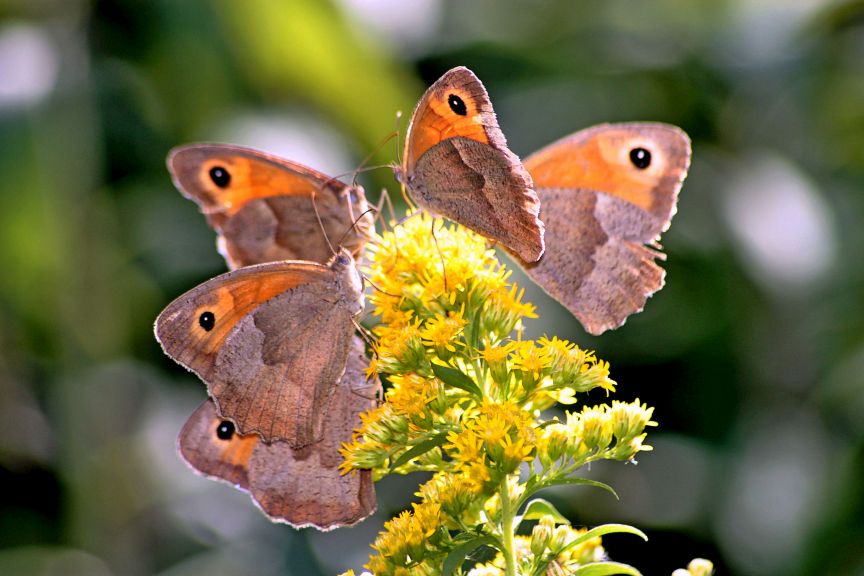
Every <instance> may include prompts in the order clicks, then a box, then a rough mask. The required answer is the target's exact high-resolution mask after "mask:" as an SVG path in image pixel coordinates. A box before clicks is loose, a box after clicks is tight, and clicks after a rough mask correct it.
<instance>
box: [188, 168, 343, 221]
mask: <svg viewBox="0 0 864 576" xmlns="http://www.w3.org/2000/svg"><path fill="white" fill-rule="evenodd" d="M220 169H221V170H225V171H226V173H227V174H228V179H229V183H228V185H227V186H226V187H225V188H220V187H219V186H217V185H216V183H215V182H214V181H213V177H212V176H211V174H212V173H213V171H214V170H220ZM324 181H326V179H325V180H323V181H322V182H316V181H315V180H313V179H311V178H310V177H309V176H307V175H304V174H294V173H291V172H288V171H286V170H284V169H282V170H280V169H278V168H276V167H275V166H272V165H270V164H268V163H267V162H261V161H256V160H251V159H249V158H244V157H240V156H235V157H231V158H229V157H223V158H212V159H210V160H209V161H207V162H205V163H204V164H202V166H201V172H200V174H199V183H200V185H201V187H202V188H203V189H204V190H206V191H207V193H208V195H209V196H210V197H211V198H212V199H213V200H214V204H215V206H214V208H212V210H214V211H218V212H221V213H223V214H225V215H226V216H233V215H234V214H235V213H237V211H238V210H240V209H241V208H243V206H244V205H245V204H246V203H247V202H250V201H251V200H256V199H259V198H267V197H270V196H313V195H314V194H316V193H319V192H320V191H321V190H322V189H323V188H324V185H323V182H324Z"/></svg>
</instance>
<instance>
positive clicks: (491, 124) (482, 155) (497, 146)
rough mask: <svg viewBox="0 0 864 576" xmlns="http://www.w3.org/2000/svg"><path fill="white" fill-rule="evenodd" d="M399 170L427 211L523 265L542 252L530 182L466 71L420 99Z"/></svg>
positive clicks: (452, 74)
mask: <svg viewBox="0 0 864 576" xmlns="http://www.w3.org/2000/svg"><path fill="white" fill-rule="evenodd" d="M403 161H404V165H403V166H402V168H401V169H400V170H399V171H398V175H399V177H400V179H402V180H403V182H405V184H406V185H407V186H408V188H409V190H410V191H411V196H412V197H413V198H414V200H415V201H416V202H417V203H418V204H419V205H420V206H421V207H423V208H426V209H428V210H430V211H432V212H434V213H437V214H440V215H442V216H446V217H447V218H449V219H451V220H454V221H456V222H458V223H460V224H462V225H464V226H467V227H468V228H471V229H472V230H475V231H476V232H479V233H480V234H482V235H484V236H486V237H487V238H489V239H491V240H494V241H497V242H500V243H501V244H502V245H504V246H506V247H507V248H508V249H510V250H512V251H513V252H515V253H516V254H518V255H519V256H520V257H521V258H522V259H523V260H525V261H529V262H533V261H535V260H537V259H538V258H539V257H540V255H541V254H542V253H543V224H542V222H541V221H540V219H539V217H538V214H539V210H540V205H539V201H538V199H537V194H536V192H535V191H534V189H533V186H532V183H531V176H530V175H529V174H528V172H527V171H526V170H525V168H524V167H523V166H522V163H521V162H520V161H519V158H517V157H516V155H515V154H513V152H511V151H510V149H509V148H507V141H506V139H505V138H504V134H503V133H502V132H501V129H500V128H499V127H498V121H497V119H496V118H495V112H494V111H493V109H492V103H491V102H490V100H489V96H488V94H487V93H486V89H485V88H484V87H483V84H481V83H480V80H478V79H477V77H476V76H475V75H474V74H473V73H472V72H471V71H470V70H468V69H467V68H464V67H459V68H454V69H452V70H450V71H449V72H447V73H446V74H444V76H442V77H441V78H440V79H439V80H438V81H437V82H435V83H434V84H433V85H432V86H431V87H430V88H429V89H428V90H427V91H426V93H425V94H424V95H423V97H422V98H421V99H420V102H419V103H418V104H417V108H416V109H415V110H414V114H413V116H412V118H411V124H410V125H409V127H408V136H407V138H406V143H405V155H404V160H403Z"/></svg>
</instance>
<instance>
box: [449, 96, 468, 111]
mask: <svg viewBox="0 0 864 576" xmlns="http://www.w3.org/2000/svg"><path fill="white" fill-rule="evenodd" d="M447 104H449V105H450V109H451V110H453V112H454V113H456V114H458V115H459V116H466V115H467V114H468V107H467V106H465V101H464V100H462V98H460V97H459V96H457V95H456V94H450V95H449V96H447Z"/></svg>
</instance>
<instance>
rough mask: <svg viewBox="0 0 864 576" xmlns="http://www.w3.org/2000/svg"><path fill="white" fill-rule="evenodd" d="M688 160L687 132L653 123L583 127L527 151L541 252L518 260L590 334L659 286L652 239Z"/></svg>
mask: <svg viewBox="0 0 864 576" xmlns="http://www.w3.org/2000/svg"><path fill="white" fill-rule="evenodd" d="M689 164H690V140H689V138H688V137H687V135H686V134H685V133H684V132H682V131H681V130H680V129H678V128H675V127H673V126H668V125H664V124H651V123H642V124H611V125H610V124H606V125H600V126H595V127H593V128H588V129H586V130H582V131H580V132H576V133H575V134H572V135H570V136H568V137H566V138H564V139H562V140H559V141H558V142H555V143H553V144H551V145H549V146H547V147H546V148H544V149H542V150H540V151H539V152H536V153H534V154H532V155H531V156H530V157H528V158H527V159H526V160H525V166H526V168H527V169H528V171H529V172H530V173H531V176H532V177H533V178H534V182H535V185H536V186H537V192H538V194H539V196H540V201H541V203H542V210H541V218H542V219H543V222H544V223H545V225H546V236H545V240H546V252H545V253H544V255H543V258H541V259H540V261H539V262H536V263H523V266H524V268H525V270H526V271H527V272H528V275H529V276H531V278H533V279H534V281H535V282H537V284H539V285H540V286H541V287H543V289H545V290H546V291H547V292H548V293H549V294H550V295H551V296H552V297H554V298H555V299H556V300H558V301H559V302H561V303H562V304H564V306H566V307H567V308H568V309H569V310H570V311H571V312H572V313H573V315H574V316H576V318H578V319H579V321H580V322H581V323H582V325H583V326H584V327H585V329H586V330H587V331H588V332H590V333H591V334H600V333H602V332H604V331H606V330H608V329H611V328H617V327H618V326H620V325H621V324H623V323H624V321H625V320H626V319H627V317H628V316H629V315H631V314H633V313H634V312H639V311H641V310H642V308H643V307H644V305H645V301H646V300H647V299H648V297H649V296H651V294H653V293H654V292H656V291H657V290H659V289H660V288H661V287H662V286H663V281H664V275H665V272H664V271H663V269H662V268H661V267H660V266H659V265H658V264H657V263H656V262H655V260H656V259H658V258H660V259H663V258H665V255H664V254H663V253H662V252H661V251H660V250H659V248H658V247H657V245H656V241H657V240H658V239H659V236H660V234H661V232H663V231H665V230H666V229H667V228H668V227H669V223H670V221H671V219H672V216H673V215H674V213H675V206H676V202H677V199H678V191H679V189H680V188H681V183H682V182H683V180H684V178H685V176H686V175H687V169H688V167H689Z"/></svg>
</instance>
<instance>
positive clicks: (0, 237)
mask: <svg viewBox="0 0 864 576" xmlns="http://www.w3.org/2000/svg"><path fill="white" fill-rule="evenodd" d="M460 64H461V65H467V66H469V67H471V68H472V69H473V70H474V71H475V72H476V73H477V75H478V76H479V77H480V78H481V79H482V80H483V81H484V83H485V84H486V87H487V89H488V90H489V92H490V94H491V97H492V101H493V103H494V105H495V107H496V110H497V112H498V116H499V119H500V123H501V127H502V129H503V131H504V133H505V134H506V135H507V137H508V140H509V142H510V145H511V147H512V149H513V150H514V151H515V152H516V153H517V154H519V155H521V156H524V155H527V154H528V153H530V152H532V151H533V150H535V149H537V148H539V147H540V146H542V145H544V144H546V143H548V142H551V141H552V140H553V139H556V138H558V137H560V136H563V135H565V134H567V133H569V132H572V131H574V130H576V129H579V128H582V127H586V126H589V125H591V124H595V123H599V122H604V121H624V120H656V121H664V122H670V123H673V124H677V125H679V126H681V127H682V128H684V129H685V130H686V131H687V132H688V133H689V134H690V136H691V137H692V139H693V151H694V156H693V165H692V169H691V172H690V176H689V177H688V179H687V181H686V183H685V186H684V189H683V192H682V194H681V199H680V203H679V210H678V215H677V216H676V218H675V220H674V222H673V226H672V228H671V229H670V231H669V232H668V233H667V234H666V235H665V237H664V245H665V247H666V249H667V252H668V255H669V258H668V262H667V265H666V269H667V270H668V276H667V287H666V288H665V289H664V290H663V291H662V292H660V293H658V294H657V295H656V296H655V297H654V298H652V299H651V300H650V301H649V302H648V306H647V309H646V311H645V312H644V313H642V314H639V315H637V316H635V317H633V318H631V319H630V320H629V321H628V322H627V324H626V325H625V326H624V327H623V328H621V329H619V330H618V331H616V332H614V333H609V334H606V335H603V336H602V337H600V338H590V337H588V336H587V335H586V334H585V333H584V332H583V331H582V330H581V328H580V327H579V326H578V325H577V324H576V323H575V321H574V320H572V318H570V317H569V315H568V314H567V313H566V311H565V310H564V309H563V308H561V307H560V306H559V305H557V304H556V303H554V302H553V301H551V300H550V299H549V298H547V297H546V296H545V295H543V294H542V292H541V291H540V290H539V289H536V288H534V287H533V286H528V291H529V297H530V299H532V300H533V301H534V302H536V303H537V304H538V305H539V307H540V314H541V318H540V319H539V320H537V321H534V322H533V323H531V324H530V326H529V332H530V333H531V334H532V335H539V334H542V333H549V334H550V335H552V334H555V335H558V336H560V337H564V338H570V339H572V340H575V341H576V342H578V343H580V344H581V345H583V346H585V347H591V348H595V349H596V350H597V351H598V355H599V356H600V357H601V358H604V359H607V360H609V361H610V362H611V365H612V375H613V377H614V378H615V379H616V380H617V381H618V382H619V384H620V388H619V391H620V394H619V396H618V397H619V398H621V399H632V398H636V397H638V398H640V399H642V400H643V401H646V402H648V403H649V404H650V405H653V406H655V407H656V411H655V419H656V420H657V421H659V423H660V427H659V429H657V430H656V431H652V432H651V434H650V435H649V440H650V443H651V444H653V445H654V446H655V451H654V452H653V453H648V454H644V455H643V456H642V457H641V458H639V463H638V466H632V465H623V464H617V465H611V466H596V467H594V469H592V470H591V473H592V475H594V476H596V477H598V478H601V479H603V480H606V481H608V482H610V483H612V484H613V485H614V486H615V488H616V489H617V490H618V492H619V494H620V496H621V500H620V501H615V500H614V499H612V498H611V497H608V496H606V495H605V494H601V493H599V492H586V489H583V488H573V489H568V490H561V491H558V492H555V493H553V494H550V495H548V497H549V498H550V499H553V500H554V501H555V502H556V504H558V505H559V507H560V508H561V509H562V510H563V511H565V512H566V513H567V514H568V515H569V516H570V517H571V518H572V519H573V520H574V522H575V523H577V524H588V525H591V524H598V523H604V522H611V521H622V522H628V523H632V524H634V525H636V526H638V527H640V528H642V529H644V530H645V531H647V532H648V533H649V535H650V537H651V540H650V542H648V543H642V542H640V541H638V540H636V539H634V538H632V537H625V536H621V537H619V538H608V539H607V540H606V544H607V547H608V549H609V551H610V553H611V555H612V557H613V558H614V559H616V560H621V561H625V562H630V563H633V564H635V565H636V566H637V567H639V568H641V569H642V570H643V572H644V573H645V574H669V573H670V572H671V571H672V570H673V569H674V568H677V567H681V566H684V565H685V564H686V563H687V561H688V560H689V559H690V558H692V557H694V556H700V555H701V556H705V557H708V558H710V559H712V560H714V561H715V562H716V564H717V566H718V568H719V573H720V574H736V575H754V576H762V575H781V574H782V575H804V574H864V226H862V225H861V223H862V222H864V3H862V2H860V1H858V2H829V1H820V0H715V1H714V2H698V1H696V0H659V1H643V2H635V1H633V0H597V1H587V0H586V1H574V0H557V1H556V0H534V1H508V2H503V1H497V2H496V1H492V0H485V1H470V2H467V1H461V0H410V1H408V0H332V1H330V2H322V1H320V0H247V1H245V2H237V1H236V0H213V1H209V2H201V1H186V2H178V1H169V0H92V1H84V0H62V1H61V0H55V1H51V0H3V1H0V179H2V180H0V181H2V184H0V247H2V248H0V486H2V491H0V501H2V503H0V574H4V575H6V574H61V573H62V574H88V575H89V574H94V575H109V574H117V575H120V574H123V575H133V576H134V575H144V574H160V575H164V576H169V575H170V576H180V575H185V574H259V575H270V574H274V575H275V574H281V575H286V574H317V573H321V574H333V573H336V572H338V571H341V570H344V569H346V568H348V567H353V568H355V569H356V568H359V567H360V566H361V565H362V564H363V562H364V559H365V558H366V557H367V555H368V545H369V544H370V543H371V542H372V540H373V539H374V536H375V534H376V533H377V531H378V530H379V529H380V527H381V525H382V522H383V520H384V519H386V518H387V517H389V516H390V515H392V514H393V513H395V512H398V511H399V510H401V509H403V508H404V507H405V506H406V503H407V502H408V501H409V500H410V498H411V497H412V492H413V491H414V490H415V489H416V485H417V483H418V482H419V481H420V478H416V477H408V478H396V479H386V480H385V481H383V482H381V483H379V485H378V492H379V503H380V512H379V513H378V514H377V515H376V516H375V517H374V518H372V519H370V520H368V521H366V522H365V523H363V524H362V525H360V526H358V527H356V528H353V529H347V530H340V531H336V532H332V533H327V534H322V533H318V532H314V531H310V530H306V531H300V532H298V531H295V530H294V529H292V528H290V527H285V526H279V525H272V524H270V523H268V522H267V521H266V520H265V518H264V517H263V515H261V514H260V513H259V511H258V510H257V509H255V508H254V506H253V505H252V503H251V501H250V499H249V498H248V497H247V496H246V495H244V494H242V493H239V492H237V491H235V490H233V489H232V488H230V487H228V486H225V485H222V484H217V483H215V482H211V481H208V480H205V479H202V478H199V477H197V476H195V475H193V474H192V473H191V472H190V471H189V470H188V469H187V468H186V467H185V466H184V465H183V464H182V463H181V462H180V460H179V459H178V457H177V456H176V454H175V451H174V437H175V435H176V433H177V431H178V430H179V428H180V427H181V426H182V424H183V422H184V421H185V419H186V417H187V416H188V414H189V413H190V412H191V411H192V410H193V409H194V407H195V406H197V404H198V403H199V402H200V401H201V400H202V399H203V397H204V387H203V385H202V384H201V383H200V382H198V381H197V380H196V379H195V378H194V377H193V376H192V375H191V374H189V373H187V372H185V371H184V370H183V369H182V368H180V367H179V366H177V365H175V364H174V363H173V362H172V361H171V360H169V359H167V358H166V357H164V356H163V355H162V353H161V351H160V349H159V346H158V345H157V343H156V341H155V340H154V338H153V335H152V322H153V319H154V318H155V316H156V315H157V313H158V312H159V311H160V310H161V308H162V307H163V306H164V305H166V304H167V303H168V302H169V301H170V300H171V299H173V298H174V297H175V296H177V295H179V294H180V293H181V292H183V291H185V290H186V289H188V288H190V287H192V286H193V285H195V284H197V283H198V282H200V281H203V280H204V279H206V278H209V277H211V276H213V275H215V274H217V273H219V272H221V271H223V270H224V263H223V262H222V260H221V259H220V257H219V256H218V254H217V253H216V251H215V249H214V235H213V233H212V232H211V231H210V230H209V229H208V228H207V226H206V224H205V222H204V219H203V218H202V217H201V215H200V214H199V213H198V211H197V208H196V207H195V206H194V205H193V204H192V203H191V202H188V201H186V200H184V199H183V198H182V197H181V196H180V194H179V193H177V191H176V190H175V189H174V188H173V187H172V185H171V182H170V179H169V177H168V174H167V172H166V170H165V167H164V157H165V154H166V152H167V151H168V149H169V148H170V147H171V146H174V145H177V144H180V143H184V142H189V141H198V140H210V141H214V140H215V141H226V142H233V143H242V144H248V145H254V146H257V147H259V148H262V149H265V150H268V151H271V152H274V153H278V154H282V155H284V156H286V157H289V158H292V159H294V160H297V161H301V162H305V163H307V164H310V165H312V166H313V167H315V168H318V169H321V170H323V171H326V172H329V173H333V174H338V173H343V172H346V171H350V170H352V169H353V168H354V167H356V165H357V164H358V163H359V161H360V159H362V158H363V157H364V156H365V155H366V154H367V153H368V152H369V151H370V150H372V149H374V148H376V147H377V146H378V145H379V144H380V142H381V141H382V139H383V138H384V137H385V136H386V135H387V134H388V133H389V132H390V131H391V130H393V128H394V126H395V123H396V120H395V112H396V111H397V110H402V111H403V112H404V113H405V114H406V115H407V114H410V111H411V110H412V109H413V106H414V103H415V102H416V99H417V98H418V96H419V95H420V93H421V91H422V89H423V88H424V87H425V86H426V85H427V84H429V83H430V82H432V81H434V80H435V79H436V78H437V77H438V76H439V75H440V74H441V73H443V72H444V71H445V70H447V69H448V68H450V67H452V66H455V65H460ZM404 123H405V119H404V117H403V128H404ZM394 159H395V146H394V145H392V143H391V144H388V145H386V146H385V147H384V148H382V149H381V150H380V151H379V152H378V154H377V156H376V158H375V159H374V162H388V161H392V160H394ZM361 181H362V182H363V183H364V184H365V186H366V188H367V191H368V193H369V196H371V197H373V198H374V197H377V194H378V191H379V190H380V188H381V187H382V186H387V187H388V188H389V189H390V190H391V191H396V190H397V189H396V187H395V185H394V182H393V180H392V178H391V177H390V176H389V175H388V173H387V171H384V170H381V171H377V172H373V173H371V174H369V175H366V176H364V177H363V178H361ZM593 400H594V399H591V401H593ZM596 400H597V401H598V402H602V401H605V399H604V398H603V397H602V396H601V397H597V398H596Z"/></svg>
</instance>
